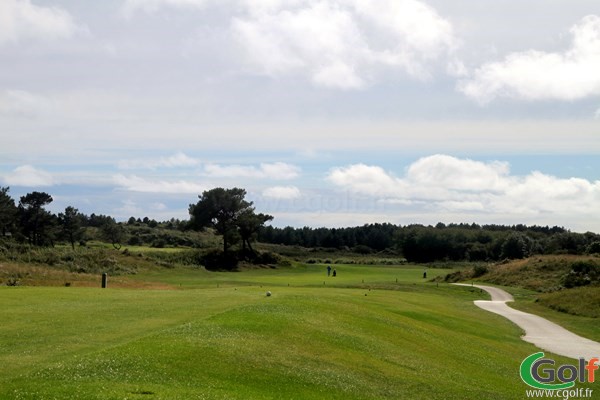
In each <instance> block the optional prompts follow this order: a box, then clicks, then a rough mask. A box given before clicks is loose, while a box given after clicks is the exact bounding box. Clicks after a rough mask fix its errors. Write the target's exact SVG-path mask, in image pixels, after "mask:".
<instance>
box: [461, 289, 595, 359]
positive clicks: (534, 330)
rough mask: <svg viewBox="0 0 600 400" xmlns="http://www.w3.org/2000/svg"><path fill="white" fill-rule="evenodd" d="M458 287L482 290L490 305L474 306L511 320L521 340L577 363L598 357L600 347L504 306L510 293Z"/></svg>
mask: <svg viewBox="0 0 600 400" xmlns="http://www.w3.org/2000/svg"><path fill="white" fill-rule="evenodd" d="M456 285H460V286H474V287H476V288H479V289H483V290H485V291H486V292H488V293H489V294H490V295H491V296H492V300H491V301H486V300H476V301H474V303H475V305H476V306H478V307H480V308H483V309H484V310H487V311H490V312H493V313H496V314H499V315H502V316H503V317H505V318H507V319H509V320H511V321H512V322H514V323H515V324H517V325H518V326H519V327H520V328H522V329H523V330H524V331H525V336H523V337H522V339H523V340H525V341H526V342H529V343H533V344H534V345H535V346H537V347H539V348H541V349H543V350H546V351H550V352H552V353H554V354H559V355H562V356H566V357H571V358H575V359H578V358H580V357H585V359H586V360H589V359H590V358H592V357H598V356H600V343H598V342H594V341H593V340H590V339H586V338H584V337H581V336H578V335H576V334H574V333H572V332H570V331H568V330H566V329H565V328H563V327H562V326H560V325H557V324H555V323H554V322H550V321H548V320H547V319H545V318H542V317H539V316H537V315H534V314H529V313H526V312H523V311H519V310H515V309H514V308H511V307H509V306H508V305H507V304H506V303H507V302H508V301H513V300H514V299H513V297H512V296H511V295H510V293H507V292H506V291H504V290H502V289H498V288H495V287H492V286H484V285H467V284H464V283H456Z"/></svg>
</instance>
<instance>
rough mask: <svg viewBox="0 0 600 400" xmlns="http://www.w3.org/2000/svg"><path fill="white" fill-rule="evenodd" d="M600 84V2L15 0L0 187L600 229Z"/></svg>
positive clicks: (176, 206)
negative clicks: (228, 192) (242, 200)
mask: <svg viewBox="0 0 600 400" xmlns="http://www.w3.org/2000/svg"><path fill="white" fill-rule="evenodd" d="M599 71H600V3H599V2H598V1H597V0H570V1H565V0H528V1H526V2H523V1H518V0H499V1H493V2H489V1H488V2H482V1H480V0H455V1H447V0H426V1H425V0H423V1H421V0H346V1H342V0H104V1H93V2H92V1H85V2H82V1H76V0H0V186H3V187H5V186H9V187H10V192H9V193H10V194H11V195H12V196H13V198H15V199H16V200H17V201H18V198H19V197H20V196H23V195H25V194H26V193H29V192H32V191H44V192H47V193H49V194H51V195H52V196H53V198H54V201H53V203H52V204H51V205H50V206H49V209H50V210H51V211H53V212H60V211H62V210H64V208H65V207H67V206H74V207H76V208H78V209H79V210H80V211H81V212H83V213H86V214H88V215H89V214H91V213H96V214H105V215H111V216H114V217H115V218H117V219H118V220H126V219H128V218H129V217H130V216H134V217H136V218H137V217H140V218H143V217H145V216H148V217H149V218H152V219H157V220H168V219H171V218H179V219H187V218H188V217H189V215H188V207H189V205H190V204H192V203H196V202H197V201H198V195H200V194H201V193H202V192H203V191H205V190H209V189H212V188H214V187H242V188H244V189H246V190H247V196H246V198H247V200H250V201H253V202H254V205H255V206H256V210H257V211H258V212H264V213H268V214H271V215H273V216H274V217H275V219H274V220H273V221H272V224H273V225H275V226H287V225H290V226H295V227H302V226H311V227H320V226H326V227H342V226H359V225H363V224H366V223H376V222H390V223H394V224H400V225H407V224H413V223H421V224H426V225H427V224H436V223H437V222H443V223H461V222H465V223H472V222H475V223H479V224H506V225H512V224H520V223H524V224H528V225H544V226H545V225H549V226H555V225H558V226H563V227H565V228H567V229H570V230H572V231H575V232H586V231H592V232H600V172H599V171H600V72H599Z"/></svg>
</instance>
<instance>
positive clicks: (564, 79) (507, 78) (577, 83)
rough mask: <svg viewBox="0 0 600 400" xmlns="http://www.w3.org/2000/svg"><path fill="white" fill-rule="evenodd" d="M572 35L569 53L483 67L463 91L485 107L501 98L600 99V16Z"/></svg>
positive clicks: (515, 57)
mask: <svg viewBox="0 0 600 400" xmlns="http://www.w3.org/2000/svg"><path fill="white" fill-rule="evenodd" d="M570 33H571V35H572V43H571V47H570V48H569V49H568V50H566V51H565V52H563V53H551V52H542V51H537V50H529V51H525V52H519V53H512V54H509V55H508V56H507V57H506V58H505V59H504V60H503V61H497V62H490V63H486V64H484V65H482V66H481V67H480V68H478V69H477V70H476V71H475V73H474V75H473V77H472V78H470V79H468V80H465V81H463V82H461V83H460V84H459V86H458V88H459V90H460V91H461V92H463V93H464V94H465V95H467V96H468V97H470V98H472V99H474V100H476V101H478V102H480V103H482V104H485V103H489V102H490V101H492V100H494V99H496V98H498V97H509V98H517V99H524V100H563V101H572V100H578V99H583V98H586V97H591V96H599V95H600V74H599V73H598V71H600V17H598V16H596V15H588V16H586V17H584V18H583V19H582V20H581V21H580V22H579V23H578V24H576V25H574V26H573V27H572V28H571V30H570Z"/></svg>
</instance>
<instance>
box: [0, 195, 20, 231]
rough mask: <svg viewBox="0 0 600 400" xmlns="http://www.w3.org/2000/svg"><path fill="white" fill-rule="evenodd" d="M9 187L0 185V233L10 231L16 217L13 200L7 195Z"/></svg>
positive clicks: (15, 207)
mask: <svg viewBox="0 0 600 400" xmlns="http://www.w3.org/2000/svg"><path fill="white" fill-rule="evenodd" d="M9 190H10V188H9V187H0V234H1V235H2V236H4V235H6V233H7V232H11V230H12V228H13V227H14V225H15V219H16V217H17V206H16V205H15V201H14V200H13V199H12V197H10V196H9V195H8V191H9Z"/></svg>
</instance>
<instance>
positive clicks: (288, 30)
mask: <svg viewBox="0 0 600 400" xmlns="http://www.w3.org/2000/svg"><path fill="white" fill-rule="evenodd" d="M209 6H210V7H222V8H223V7H224V8H226V9H227V12H228V13H229V14H230V27H229V30H230V32H231V36H232V37H233V38H234V39H235V40H236V41H237V42H238V44H239V45H240V48H241V49H242V50H243V52H244V54H245V66H244V68H245V70H246V71H247V72H250V73H252V74H258V75H265V76H269V77H275V78H277V77H300V78H303V79H307V80H309V81H310V82H311V83H313V84H314V85H315V86H319V87H328V88H336V89H361V88H364V87H366V86H368V85H371V84H373V83H376V82H377V81H378V80H379V79H380V77H382V76H383V75H385V74H398V72H401V75H404V76H409V77H411V78H416V79H421V80H423V79H429V78H430V77H431V76H432V72H433V70H434V69H436V68H437V67H438V66H441V67H442V68H443V69H446V66H445V65H446V64H448V65H450V66H451V69H453V70H456V65H457V62H456V60H455V59H452V57H451V55H452V53H453V52H454V50H455V49H456V48H457V47H458V43H459V41H458V40H457V38H456V37H455V34H454V29H453V27H452V24H451V23H450V21H448V20H447V19H444V18H443V17H441V16H440V15H439V14H438V13H437V11H436V10H435V9H434V8H433V7H431V6H429V5H427V4H426V3H424V2H421V1H418V0H377V1H376V0H351V1H341V0H292V1H275V0H262V1H249V0H231V1H227V2H219V1H215V0H127V1H126V2H125V3H124V4H123V7H122V10H121V11H122V13H123V14H124V15H125V16H127V17H132V16H135V15H136V14H137V13H138V12H139V11H144V12H146V13H155V12H158V11H159V10H160V9H164V8H183V7H187V8H193V9H196V10H202V9H204V8H206V7H209ZM438 64H439V65H438Z"/></svg>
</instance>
